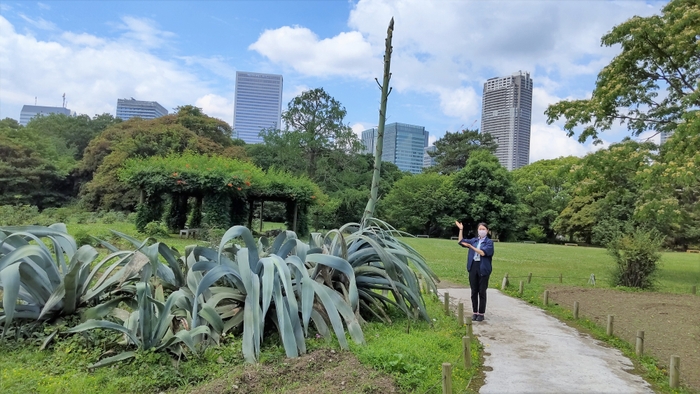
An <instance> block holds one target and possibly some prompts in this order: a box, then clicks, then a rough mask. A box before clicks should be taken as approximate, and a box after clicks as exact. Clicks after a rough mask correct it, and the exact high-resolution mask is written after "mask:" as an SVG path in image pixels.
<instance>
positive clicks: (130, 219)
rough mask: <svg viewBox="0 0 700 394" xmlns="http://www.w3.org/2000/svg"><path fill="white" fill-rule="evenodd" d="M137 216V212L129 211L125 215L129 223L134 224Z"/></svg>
mask: <svg viewBox="0 0 700 394" xmlns="http://www.w3.org/2000/svg"><path fill="white" fill-rule="evenodd" d="M137 217H138V214H137V213H136V212H131V213H130V214H128V215H126V221H127V222H129V223H131V224H136V218H137Z"/></svg>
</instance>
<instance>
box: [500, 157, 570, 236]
mask: <svg viewBox="0 0 700 394" xmlns="http://www.w3.org/2000/svg"><path fill="white" fill-rule="evenodd" d="M580 161H581V159H579V158H578V157H574V156H569V157H560V158H558V159H551V160H539V161H536V162H534V163H532V164H529V165H527V166H525V167H521V168H518V169H516V170H514V171H512V172H511V174H512V175H513V180H514V182H515V187H516V190H517V192H518V200H519V201H520V203H521V204H522V208H523V209H522V212H521V214H522V217H521V219H520V225H521V226H522V227H523V230H529V229H531V228H533V227H540V228H542V231H544V233H545V235H546V237H547V238H548V239H549V240H553V239H554V237H555V235H556V234H555V231H554V227H553V225H554V220H555V219H556V218H557V216H559V213H560V212H561V211H562V210H564V208H565V207H566V206H567V204H568V203H569V200H571V189H572V187H573V184H572V182H571V178H572V173H571V169H572V167H573V166H575V165H577V164H578V163H579V162H580Z"/></svg>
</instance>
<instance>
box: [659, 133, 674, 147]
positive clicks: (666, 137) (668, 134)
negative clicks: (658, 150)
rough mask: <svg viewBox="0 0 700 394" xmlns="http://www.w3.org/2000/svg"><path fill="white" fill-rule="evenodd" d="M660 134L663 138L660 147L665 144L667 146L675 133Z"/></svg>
mask: <svg viewBox="0 0 700 394" xmlns="http://www.w3.org/2000/svg"><path fill="white" fill-rule="evenodd" d="M659 134H660V137H661V142H660V143H659V145H663V144H665V143H666V141H668V139H669V138H670V137H671V136H672V135H673V132H672V131H671V132H665V131H662V132H661V133H659Z"/></svg>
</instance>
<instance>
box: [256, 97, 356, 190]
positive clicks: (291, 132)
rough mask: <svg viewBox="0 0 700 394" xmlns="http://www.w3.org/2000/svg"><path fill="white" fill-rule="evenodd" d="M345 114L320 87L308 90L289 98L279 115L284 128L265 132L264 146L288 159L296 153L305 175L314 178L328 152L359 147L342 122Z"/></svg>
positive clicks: (343, 108)
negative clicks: (285, 107) (304, 169)
mask: <svg viewBox="0 0 700 394" xmlns="http://www.w3.org/2000/svg"><path fill="white" fill-rule="evenodd" d="M346 114H347V111H346V110H345V107H343V106H342V105H341V104H340V102H339V101H338V100H336V99H334V98H333V97H331V96H330V95H329V94H328V93H326V91H325V90H323V88H316V89H313V90H307V91H305V92H303V93H302V94H300V95H299V96H297V97H295V98H294V99H292V101H290V102H289V104H288V106H287V110H286V111H285V112H284V113H283V114H282V120H283V121H284V123H285V129H284V130H278V129H269V130H264V131H262V132H261V136H262V137H263V141H265V144H266V145H268V146H270V147H273V148H274V149H275V153H274V154H279V155H285V154H286V156H289V155H290V154H294V153H296V152H299V154H300V155H301V157H303V158H304V160H303V161H301V163H303V164H304V165H305V166H306V172H307V174H308V175H309V176H310V177H311V178H312V179H314V178H315V176H316V169H317V168H318V163H317V162H318V160H319V159H320V158H321V157H322V156H323V155H324V154H326V153H327V152H329V151H336V150H340V151H344V152H358V151H359V150H360V148H361V143H360V141H359V139H358V138H357V136H356V135H355V133H354V132H353V131H352V129H351V128H350V126H348V125H346V124H344V123H343V121H344V119H345V115H346ZM278 149H283V150H287V151H286V152H283V151H277V150H278ZM298 157H299V156H296V161H297V162H299V161H300V160H298ZM290 164H291V163H290Z"/></svg>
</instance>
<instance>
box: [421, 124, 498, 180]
mask: <svg viewBox="0 0 700 394" xmlns="http://www.w3.org/2000/svg"><path fill="white" fill-rule="evenodd" d="M496 148H497V145H496V141H495V140H494V139H493V136H492V135H491V134H488V133H481V134H480V133H479V130H469V129H464V130H462V131H461V132H455V133H450V132H449V131H448V132H446V133H445V135H444V136H443V137H442V138H440V139H439V140H437V141H435V151H434V152H428V155H430V157H432V158H434V159H435V165H434V166H433V167H431V168H430V171H435V172H439V173H441V174H452V173H454V172H457V171H459V170H461V169H462V168H464V166H465V165H466V164H467V160H469V156H470V155H471V154H472V153H473V152H474V151H477V150H485V151H487V152H490V153H495V152H496Z"/></svg>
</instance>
